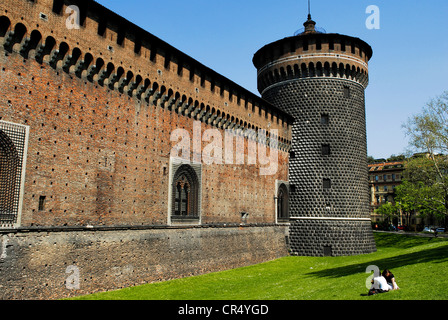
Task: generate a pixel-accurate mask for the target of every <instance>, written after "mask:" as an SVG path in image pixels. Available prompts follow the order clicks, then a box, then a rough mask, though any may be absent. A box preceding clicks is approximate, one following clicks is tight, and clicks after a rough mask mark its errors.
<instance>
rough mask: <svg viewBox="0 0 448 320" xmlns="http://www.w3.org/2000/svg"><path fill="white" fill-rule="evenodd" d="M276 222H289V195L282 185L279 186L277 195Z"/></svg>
mask: <svg viewBox="0 0 448 320" xmlns="http://www.w3.org/2000/svg"><path fill="white" fill-rule="evenodd" d="M277 221H279V222H285V221H289V193H288V188H287V187H286V185H285V184H284V183H282V184H281V185H280V186H279V188H278V193H277Z"/></svg>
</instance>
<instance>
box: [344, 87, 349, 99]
mask: <svg viewBox="0 0 448 320" xmlns="http://www.w3.org/2000/svg"><path fill="white" fill-rule="evenodd" d="M344 98H350V88H349V87H347V86H344Z"/></svg>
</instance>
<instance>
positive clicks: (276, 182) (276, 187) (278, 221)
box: [274, 180, 291, 224]
mask: <svg viewBox="0 0 448 320" xmlns="http://www.w3.org/2000/svg"><path fill="white" fill-rule="evenodd" d="M281 185H285V187H286V190H287V191H288V199H289V198H290V196H291V189H290V186H289V181H283V180H275V196H274V197H275V223H277V224H289V221H285V220H281V219H279V218H278V214H279V212H278V201H279V199H278V193H279V190H280V186H281ZM289 216H290V214H289V200H288V217H289Z"/></svg>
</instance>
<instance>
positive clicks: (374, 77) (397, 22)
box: [97, 0, 448, 158]
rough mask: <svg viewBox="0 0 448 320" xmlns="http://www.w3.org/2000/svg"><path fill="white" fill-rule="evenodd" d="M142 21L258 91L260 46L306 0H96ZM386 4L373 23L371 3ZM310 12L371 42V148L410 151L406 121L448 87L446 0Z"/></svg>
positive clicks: (278, 33)
mask: <svg viewBox="0 0 448 320" xmlns="http://www.w3.org/2000/svg"><path fill="white" fill-rule="evenodd" d="M97 2H99V3H100V4H102V5H104V6H105V7H107V8H109V9H111V10H112V11H114V12H116V13H118V14H119V15H121V16H123V17H124V18H126V19H128V20H130V21H132V22H133V23H135V24H136V25H138V26H140V27H142V28H143V29H145V30H147V31H149V32H150V33H152V34H154V35H155V36H157V37H159V38H160V39H162V40H164V41H165V42H168V43H169V44H171V45H172V46H174V47H176V48H177V49H179V50H181V51H183V52H185V53H186V54H188V55H189V56H191V57H193V58H194V59H196V60H198V61H199V62H201V63H202V64H204V65H206V66H208V67H210V68H212V69H214V70H215V71H217V72H218V73H220V74H222V75H224V76H225V77H227V78H229V79H231V80H232V81H234V82H236V83H238V84H239V85H241V86H243V87H245V88H246V89H248V90H250V91H251V92H253V93H255V94H257V95H259V93H258V91H257V80H256V70H255V67H254V66H253V64H252V57H253V55H254V54H255V52H256V51H257V50H258V49H260V48H261V47H263V46H264V45H266V44H268V43H270V42H273V41H276V40H278V39H282V38H285V37H289V36H292V35H293V34H294V32H295V31H296V30H298V29H300V28H301V27H302V24H303V22H304V21H305V20H306V17H307V14H308V4H307V0H277V1H272V0H270V1H268V0H226V1H216V0H215V1H213V0H188V1H187V0H165V1H153V0H127V1H123V0H97ZM369 5H376V6H377V7H378V8H379V9H380V29H379V30H369V29H368V28H367V27H366V19H367V18H368V17H369V14H367V13H366V8H367V7H368V6H369ZM311 14H312V17H313V20H315V21H316V22H317V26H318V27H321V28H324V29H325V30H326V31H327V32H328V33H341V34H346V35H350V36H355V37H359V38H361V39H362V40H364V41H366V42H367V43H369V44H370V45H371V46H372V48H373V57H372V59H371V61H370V84H369V87H368V88H367V90H366V116H367V136H368V137H367V139H368V154H369V155H371V156H373V157H375V158H387V157H389V156H390V155H392V154H401V153H403V152H405V151H406V148H407V145H408V143H407V140H406V137H405V135H404V130H403V129H402V124H403V123H404V122H406V120H407V119H408V118H409V117H410V116H411V115H412V114H416V113H419V112H420V111H421V109H422V108H423V107H424V105H425V104H426V103H427V102H428V101H429V100H430V99H431V98H434V97H436V96H438V95H440V94H442V93H443V91H445V90H448V76H447V75H448V36H447V33H448V19H447V18H446V16H447V14H448V1H446V0H428V1H422V0H406V1H405V0H395V1H390V0H389V1H387V0H343V1H334V0H333V1H331V0H312V2H311Z"/></svg>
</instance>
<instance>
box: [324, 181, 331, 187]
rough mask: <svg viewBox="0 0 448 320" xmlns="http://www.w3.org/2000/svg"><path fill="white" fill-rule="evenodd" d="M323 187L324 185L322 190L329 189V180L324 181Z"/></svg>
mask: <svg viewBox="0 0 448 320" xmlns="http://www.w3.org/2000/svg"><path fill="white" fill-rule="evenodd" d="M323 185H324V189H331V180H330V179H324V181H323Z"/></svg>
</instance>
